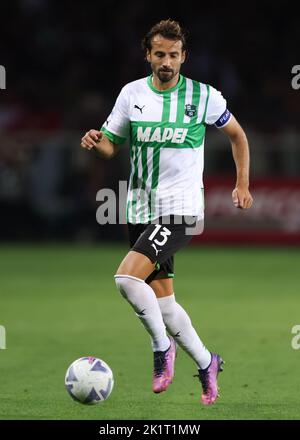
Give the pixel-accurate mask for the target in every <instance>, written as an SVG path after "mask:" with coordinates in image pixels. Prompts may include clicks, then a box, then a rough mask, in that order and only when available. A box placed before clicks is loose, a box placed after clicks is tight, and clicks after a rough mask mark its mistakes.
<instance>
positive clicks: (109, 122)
mask: <svg viewBox="0 0 300 440" xmlns="http://www.w3.org/2000/svg"><path fill="white" fill-rule="evenodd" d="M128 109H129V96H128V91H127V88H126V86H125V87H123V89H122V90H121V92H120V94H119V96H118V98H117V100H116V102H115V105H114V107H113V109H112V111H111V113H110V115H109V116H108V118H107V119H106V121H105V122H104V124H103V125H102V127H101V131H102V132H103V133H104V134H105V136H107V137H108V139H109V140H110V141H112V142H113V143H114V144H122V143H123V142H125V141H126V139H127V138H128V137H129V127H130V119H129V112H128Z"/></svg>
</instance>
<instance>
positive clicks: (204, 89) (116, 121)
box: [101, 75, 226, 224]
mask: <svg viewBox="0 0 300 440" xmlns="http://www.w3.org/2000/svg"><path fill="white" fill-rule="evenodd" d="M225 110H226V100H225V99H224V98H223V96H222V95H221V93H220V92H218V91H217V90H216V89H215V88H213V87H211V86H209V85H206V84H202V83H200V82H198V81H194V80H191V79H189V78H186V77H184V76H182V75H180V77H179V81H178V83H177V85H176V86H175V87H173V88H171V89H168V90H163V91H162V90H157V89H156V88H154V86H153V83H152V75H150V76H149V77H147V78H142V79H139V80H137V81H133V82H131V83H129V84H126V85H125V86H124V87H123V89H122V90H121V92H120V94H119V96H118V98H117V100H116V103H115V106H114V108H113V110H112V112H111V114H110V116H109V117H108V118H107V120H106V122H105V123H104V124H103V126H102V128H101V131H102V132H103V133H104V134H105V135H106V136H107V137H108V138H109V139H110V140H111V141H112V142H114V143H116V144H121V143H123V142H124V141H125V140H126V139H129V141H130V160H131V173H130V180H129V188H128V194H127V221H128V222H130V223H134V224H135V223H146V222H148V221H152V220H154V219H156V218H157V217H160V216H167V215H172V214H173V215H188V216H196V217H198V218H202V217H203V215H204V200H203V180H202V174H203V160H204V151H203V150H204V137H205V127H206V124H214V123H215V122H216V121H217V120H218V119H219V118H220V116H221V115H222V114H223V113H224V111H225Z"/></svg>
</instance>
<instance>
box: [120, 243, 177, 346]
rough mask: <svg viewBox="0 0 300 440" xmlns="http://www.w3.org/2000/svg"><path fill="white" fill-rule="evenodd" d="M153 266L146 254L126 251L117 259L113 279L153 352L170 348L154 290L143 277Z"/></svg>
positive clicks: (146, 275) (147, 274)
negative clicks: (142, 328) (119, 259)
mask: <svg viewBox="0 0 300 440" xmlns="http://www.w3.org/2000/svg"><path fill="white" fill-rule="evenodd" d="M154 266H155V265H154V263H153V262H152V261H151V260H150V259H149V258H148V257H147V256H146V255H143V254H141V253H139V252H136V251H130V252H128V254H127V255H126V257H125V258H124V259H123V261H122V262H121V264H120V266H119V268H118V270H117V272H116V275H115V281H116V285H117V287H118V289H119V291H120V292H121V294H122V295H123V297H124V298H125V299H126V300H127V301H128V302H129V303H130V304H131V306H132V307H133V309H134V310H135V312H136V315H137V316H138V317H139V319H140V320H141V322H142V323H143V325H144V327H145V329H146V330H147V331H148V333H149V334H150V336H151V343H152V348H153V351H165V350H167V349H168V348H169V347H170V339H169V338H168V336H167V334H166V328H165V325H164V322H163V319H162V315H161V311H160V308H159V305H158V302H157V299H156V296H155V293H154V292H153V290H152V288H151V287H150V286H149V285H148V284H147V283H145V278H147V277H148V276H149V275H150V273H151V272H153V270H154Z"/></svg>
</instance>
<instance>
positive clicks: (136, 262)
mask: <svg viewBox="0 0 300 440" xmlns="http://www.w3.org/2000/svg"><path fill="white" fill-rule="evenodd" d="M143 48H144V50H145V54H146V59H147V61H148V62H149V63H150V66H151V69H152V74H151V75H150V76H148V77H147V78H142V79H139V80H136V81H133V82H131V83H129V84H127V85H125V86H124V87H123V89H122V90H121V92H120V94H119V96H118V98H117V100H116V103H115V106H114V108H113V110H112V112H111V114H110V116H109V117H108V118H107V120H106V122H105V123H104V124H103V126H102V128H101V130H100V131H98V130H90V131H88V132H87V133H86V134H85V135H84V136H83V138H82V142H81V146H82V147H83V148H86V149H88V150H90V149H92V148H95V149H96V150H97V151H98V152H99V153H100V154H101V155H102V156H104V157H106V158H110V157H113V156H114V155H115V154H116V152H117V151H118V145H120V144H122V143H123V142H124V141H125V140H126V139H129V141H130V158H131V174H130V181H129V189H128V195H127V222H128V229H129V240H130V246H131V249H130V251H129V252H128V254H127V255H126V256H125V258H124V259H123V261H122V262H121V264H120V266H119V268H118V270H117V272H116V275H115V282H116V285H117V288H118V289H119V291H120V292H121V294H122V295H123V297H124V298H125V299H126V300H127V301H128V302H129V303H130V305H131V306H132V307H133V309H134V311H135V312H136V315H137V316H138V318H139V319H140V321H141V322H142V324H143V325H144V327H145V329H146V330H147V332H148V333H149V334H150V339H151V346H152V351H153V354H154V369H153V379H152V390H153V391H154V392H155V393H160V392H162V391H165V390H166V389H167V388H168V386H169V385H170V383H171V382H172V380H173V376H174V362H175V357H176V347H177V344H178V345H180V346H181V347H182V348H183V350H185V351H186V352H187V353H188V354H189V355H190V356H191V358H192V359H193V360H194V361H195V363H196V366H197V369H198V375H197V376H198V377H199V379H200V381H201V384H202V396H201V400H202V403H203V404H204V405H210V404H212V403H214V402H215V401H216V399H217V397H218V384H217V377H218V373H219V371H221V370H222V364H223V360H222V358H221V357H220V356H219V355H218V354H216V353H213V352H210V351H209V350H208V349H207V348H206V346H205V345H204V344H203V342H202V341H201V339H200V338H199V336H198V334H197V332H196V330H195V329H194V327H193V325H192V323H191V320H190V318H189V316H188V314H187V312H186V311H185V310H184V309H183V308H182V307H181V306H180V304H178V303H177V301H176V300H175V295H174V289H173V277H174V269H173V267H174V254H175V252H177V251H178V250H179V249H181V248H182V247H184V246H186V245H187V244H188V243H189V241H190V240H191V238H192V235H190V234H188V233H187V230H188V228H187V225H188V224H190V221H191V219H192V221H194V224H195V225H196V224H199V222H201V221H203V217H204V200H203V181H202V174H203V166H204V164H203V161H204V154H203V149H204V137H205V127H206V124H214V125H215V126H216V127H217V128H218V129H220V130H221V131H222V132H224V133H225V134H226V135H227V136H228V137H229V139H230V142H231V146H232V152H233V157H234V161H235V164H236V171H237V180H236V186H235V188H234V190H233V192H232V200H233V203H234V205H235V206H236V207H238V208H241V209H248V208H250V206H251V204H252V197H251V194H250V192H249V189H248V187H249V148H248V142H247V138H246V135H245V133H244V131H243V129H242V128H241V126H240V125H239V123H238V122H237V120H236V119H235V117H234V116H233V115H232V114H231V113H230V111H229V110H228V109H227V105H226V100H225V99H224V98H223V96H222V94H221V93H220V92H218V91H217V90H216V89H215V88H213V87H212V86H210V85H207V84H203V83H201V82H199V81H196V80H192V79H189V78H186V77H184V76H183V75H181V74H180V69H181V65H182V63H184V61H185V58H186V40H185V35H184V32H183V31H182V29H181V26H180V25H179V23H177V22H176V21H173V20H170V19H169V20H163V21H161V22H159V23H157V24H156V25H155V26H153V27H152V29H151V30H150V31H149V32H148V34H147V35H146V36H145V38H144V39H143ZM195 228H196V227H195ZM167 331H168V334H167Z"/></svg>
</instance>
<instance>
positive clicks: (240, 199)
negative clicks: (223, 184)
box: [232, 186, 253, 209]
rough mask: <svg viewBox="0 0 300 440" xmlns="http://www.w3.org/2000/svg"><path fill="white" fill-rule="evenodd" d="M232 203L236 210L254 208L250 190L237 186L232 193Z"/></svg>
mask: <svg viewBox="0 0 300 440" xmlns="http://www.w3.org/2000/svg"><path fill="white" fill-rule="evenodd" d="M232 201H233V204H234V206H235V207H236V208H240V209H249V208H251V206H252V203H253V198H252V196H251V194H250V192H249V190H248V188H243V187H239V186H237V187H236V188H234V190H233V191H232Z"/></svg>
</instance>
